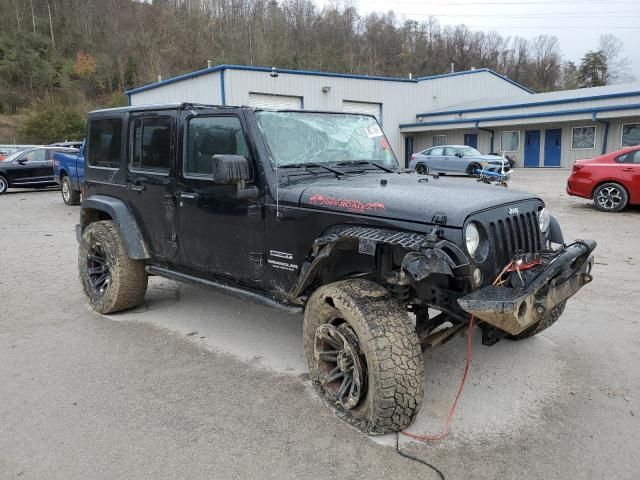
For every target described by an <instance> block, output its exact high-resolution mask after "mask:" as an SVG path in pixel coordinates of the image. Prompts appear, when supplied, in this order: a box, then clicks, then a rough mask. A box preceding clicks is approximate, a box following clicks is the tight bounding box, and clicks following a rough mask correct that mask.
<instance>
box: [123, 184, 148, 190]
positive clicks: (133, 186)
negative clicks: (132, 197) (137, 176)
mask: <svg viewBox="0 0 640 480" xmlns="http://www.w3.org/2000/svg"><path fill="white" fill-rule="evenodd" d="M127 190H131V191H133V192H143V191H144V190H145V187H144V185H136V184H131V183H127Z"/></svg>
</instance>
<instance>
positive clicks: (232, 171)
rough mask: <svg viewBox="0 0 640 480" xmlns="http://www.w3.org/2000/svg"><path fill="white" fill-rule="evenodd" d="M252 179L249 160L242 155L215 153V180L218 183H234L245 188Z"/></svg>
mask: <svg viewBox="0 0 640 480" xmlns="http://www.w3.org/2000/svg"><path fill="white" fill-rule="evenodd" d="M249 179H250V171H249V161H248V160H247V159H246V157H244V156H242V155H214V156H213V181H214V183H217V184H218V185H234V184H237V185H238V187H240V188H244V182H246V181H247V180H249Z"/></svg>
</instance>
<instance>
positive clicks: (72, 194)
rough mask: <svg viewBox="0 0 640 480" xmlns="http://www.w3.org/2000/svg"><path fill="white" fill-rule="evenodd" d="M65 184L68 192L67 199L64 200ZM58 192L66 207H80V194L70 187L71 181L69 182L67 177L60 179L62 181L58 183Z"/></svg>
mask: <svg viewBox="0 0 640 480" xmlns="http://www.w3.org/2000/svg"><path fill="white" fill-rule="evenodd" d="M65 183H66V184H67V189H68V192H69V198H65V196H64V188H65ZM60 184H61V185H60V192H61V193H62V201H63V202H64V203H66V204H67V205H80V192H79V191H78V190H74V189H73V188H72V187H71V180H69V177H68V176H66V175H65V176H64V177H62V180H61V181H60Z"/></svg>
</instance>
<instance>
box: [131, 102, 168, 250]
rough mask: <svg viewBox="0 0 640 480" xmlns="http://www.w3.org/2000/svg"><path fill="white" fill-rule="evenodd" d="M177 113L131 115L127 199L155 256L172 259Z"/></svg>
mask: <svg viewBox="0 0 640 480" xmlns="http://www.w3.org/2000/svg"><path fill="white" fill-rule="evenodd" d="M175 123H176V114H175V112H173V111H154V112H144V113H138V114H135V113H134V114H132V115H131V117H129V155H128V168H127V199H128V204H129V208H130V209H131V212H132V213H133V215H134V217H135V218H136V220H137V222H138V226H139V228H140V230H141V233H142V235H143V237H144V239H145V241H146V243H147V246H148V248H149V249H150V250H151V253H152V255H153V256H154V257H157V258H163V259H171V258H173V257H174V256H175V253H176V251H177V244H176V238H175V197H174V195H173V190H174V183H175V182H174V181H173V179H172V175H171V172H172V169H173V165H174V158H175V150H176V149H175V144H176V142H175V139H176V133H175V132H176V128H175Z"/></svg>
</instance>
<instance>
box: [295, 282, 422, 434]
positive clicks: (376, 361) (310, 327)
mask: <svg viewBox="0 0 640 480" xmlns="http://www.w3.org/2000/svg"><path fill="white" fill-rule="evenodd" d="M303 336H304V349H305V356H306V359H307V364H308V366H309V372H310V375H311V381H312V382H313V385H314V387H315V389H316V391H317V392H318V393H319V395H320V396H321V397H322V398H323V400H324V401H325V403H326V405H327V406H328V407H329V408H331V409H332V410H333V411H334V412H335V413H336V415H338V416H339V417H340V418H342V419H344V420H345V421H347V422H348V423H350V424H351V425H353V426H355V427H356V428H358V429H360V430H361V431H363V432H365V433H368V434H374V435H381V434H386V433H391V432H396V431H399V430H402V429H404V428H406V427H407V426H409V425H410V424H411V422H413V420H414V418H415V416H416V414H417V413H418V411H419V410H420V405H421V404H422V398H423V396H424V362H423V356H422V352H421V349H420V343H419V341H418V337H417V335H416V333H415V328H414V326H413V324H412V323H411V321H410V319H409V316H408V315H407V312H406V310H405V309H404V308H403V307H402V306H401V305H400V304H399V303H398V302H397V301H396V300H395V299H394V298H393V297H392V296H391V295H390V294H389V292H388V291H387V290H385V289H384V288H382V287H381V286H380V285H378V284H376V283H374V282H370V281H368V280H343V281H339V282H336V283H332V284H329V285H325V286H323V287H320V288H319V289H318V290H316V291H315V292H314V293H313V295H312V296H311V298H310V299H309V302H308V303H307V306H306V309H305V313H304V324H303ZM330 372H335V373H334V374H333V375H332V374H331V373H330ZM334 377H335V378H334ZM349 378H351V380H350V381H349V380H348V379H349ZM345 384H346V385H347V387H345ZM341 390H342V394H341Z"/></svg>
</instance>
